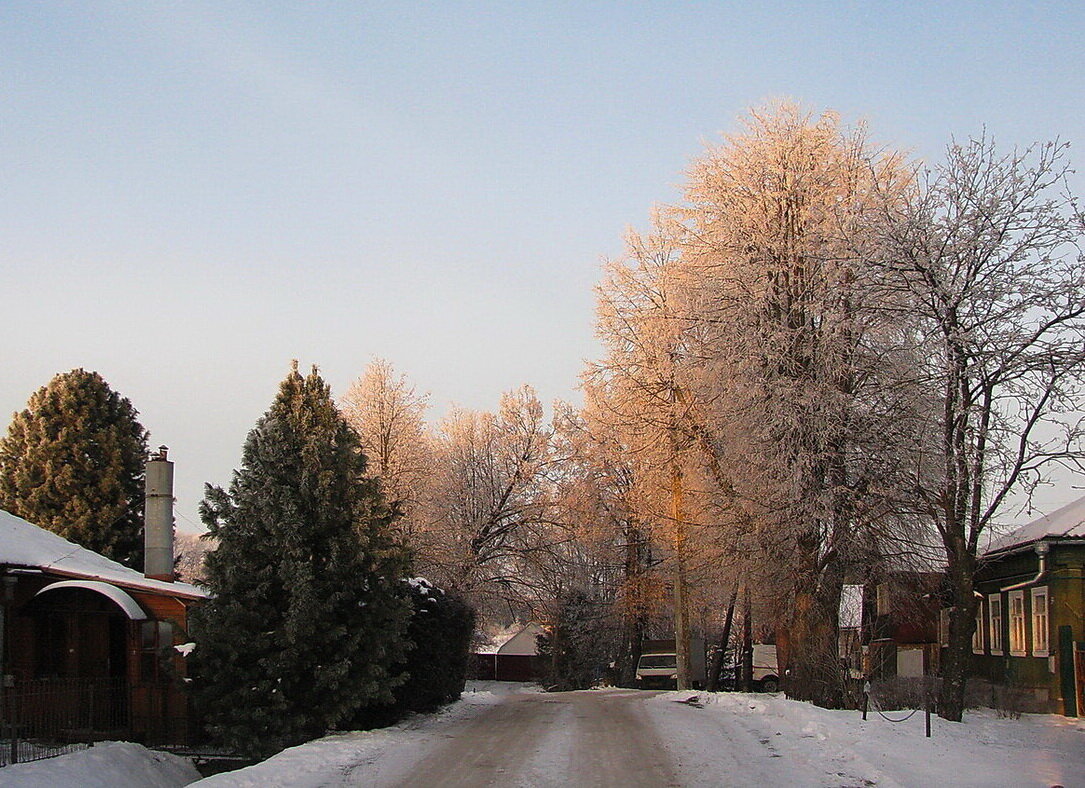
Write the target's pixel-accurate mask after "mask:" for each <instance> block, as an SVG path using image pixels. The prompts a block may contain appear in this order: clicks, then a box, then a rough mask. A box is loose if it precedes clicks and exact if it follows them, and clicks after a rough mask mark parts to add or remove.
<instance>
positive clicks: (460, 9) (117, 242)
mask: <svg viewBox="0 0 1085 788" xmlns="http://www.w3.org/2000/svg"><path fill="white" fill-rule="evenodd" d="M942 5H943V4H941V3H930V4H925V3H879V2H862V3H859V2H854V3H837V4H832V5H831V7H830V4H827V3H806V4H774V3H738V2H735V3H673V2H659V3H590V2H577V3H558V2H545V3H542V2H540V3H509V2H500V3H492V4H487V3H453V2H439V3H424V4H423V3H400V2H397V3H385V4H379V3H357V2H349V3H348V2H342V3H269V2H259V3H256V2H229V3H221V2H184V3H181V2H145V3H144V2H140V3H131V2H123V3H121V2H108V1H106V0H102V1H101V2H48V3H42V2H37V1H33V2H18V1H12V0H8V2H5V3H3V4H0V293H2V304H3V308H2V310H0V325H2V327H3V329H2V330H3V334H2V342H0V362H2V369H3V373H2V375H0V414H2V419H0V420H2V421H3V424H2V425H0V428H3V426H5V425H6V419H7V415H8V414H10V413H12V412H13V411H15V410H17V409H21V408H22V407H23V406H24V405H25V402H26V399H27V397H28V396H29V395H30V394H31V392H33V391H34V390H35V389H37V388H38V387H39V386H41V385H43V384H44V383H45V382H46V381H47V380H48V379H49V378H50V377H51V376H52V375H53V374H54V373H56V372H58V371H63V370H67V369H71V368H73V367H77V366H82V367H86V368H89V369H96V370H98V371H99V372H101V373H102V375H103V376H104V377H105V378H106V380H108V381H109V382H110V383H111V384H112V385H113V387H114V388H116V389H117V390H119V391H120V392H122V393H123V394H124V395H125V396H127V397H129V398H130V399H131V400H132V402H133V403H134V405H135V406H136V408H137V409H139V411H140V412H141V417H142V421H143V423H144V425H145V426H146V427H147V428H148V429H149V430H150V431H151V433H152V436H151V441H152V444H153V445H158V444H160V443H165V444H167V445H169V446H170V447H171V450H172V454H171V457H172V459H174V460H176V462H177V463H178V465H177V477H178V489H177V494H178V498H179V502H178V504H179V506H178V513H179V515H180V519H179V524H180V525H181V526H182V527H184V528H189V529H192V528H194V527H195V520H196V514H195V511H196V506H197V504H198V502H199V499H200V497H201V496H202V485H203V482H204V481H212V482H215V483H220V484H225V483H227V482H228V481H229V474H230V471H231V469H232V468H233V467H235V465H236V463H237V461H238V458H239V456H240V450H241V444H242V442H243V440H244V437H245V434H246V433H247V431H248V430H249V428H250V427H251V426H252V425H253V423H254V422H255V420H256V419H257V418H258V417H259V416H260V414H261V413H263V411H264V410H265V409H266V407H267V406H268V404H269V403H270V401H271V399H272V397H273V396H274V393H275V390H276V386H277V384H278V382H279V380H281V378H282V377H283V376H284V375H285V373H286V372H287V370H288V368H289V362H290V359H291V358H298V359H299V360H300V361H301V363H302V364H303V365H306V366H307V365H309V364H311V363H316V364H319V365H320V367H321V369H322V371H323V372H324V374H325V376H326V378H327V379H328V380H329V381H330V382H331V383H332V385H333V387H334V389H335V391H336V393H337V394H341V393H342V392H343V391H344V390H345V388H346V386H347V385H348V384H349V383H350V381H351V380H353V379H354V378H356V377H357V376H358V374H359V373H360V372H361V371H362V369H363V367H364V366H365V364H366V363H367V362H368V360H369V359H370V358H372V357H373V356H375V355H379V356H382V357H385V358H388V359H389V360H391V361H392V362H393V363H394V364H395V365H396V366H397V367H398V368H399V369H400V370H402V371H404V372H406V373H408V374H409V375H410V376H411V377H412V378H413V379H414V381H415V382H416V383H417V384H418V385H419V387H420V388H422V389H425V390H429V391H430V392H432V394H433V400H434V405H435V408H434V415H439V414H440V413H441V412H443V411H444V410H445V409H446V408H447V406H448V404H449V403H450V402H456V403H459V404H462V405H466V406H468V407H476V408H492V407H494V406H495V404H496V402H497V398H498V396H499V395H500V392H501V391H503V390H506V389H509V388H512V387H514V386H517V385H519V384H521V383H525V382H526V383H531V384H532V385H534V386H535V387H536V388H537V389H538V391H539V393H540V396H541V397H542V398H543V399H544V400H550V399H553V398H557V397H560V398H565V399H574V400H575V399H576V398H577V394H576V392H575V387H576V384H577V376H578V374H579V372H580V370H581V367H582V363H583V360H584V359H585V358H588V357H591V356H593V355H595V353H596V348H595V345H594V340H593V338H592V309H593V295H592V286H593V284H594V283H595V282H596V281H597V279H598V278H599V261H600V258H601V257H604V256H607V255H615V254H617V253H619V252H620V250H621V236H622V233H623V231H624V228H625V227H626V226H627V225H629V224H637V225H639V224H643V223H644V220H645V218H646V216H647V214H648V211H649V209H650V207H651V206H652V205H653V204H654V203H657V202H666V201H673V200H675V199H676V198H677V195H678V185H679V184H680V183H681V181H682V172H683V170H684V168H685V167H686V165H687V164H688V162H689V161H690V159H691V158H693V157H695V156H696V155H697V154H698V153H699V152H700V150H701V149H702V145H703V142H704V141H706V140H709V141H713V140H716V139H718V138H719V135H720V133H721V132H726V131H728V130H731V129H734V127H735V120H736V118H737V117H738V116H739V115H740V114H742V113H743V112H744V111H745V110H746V109H747V108H748V107H750V106H751V105H756V104H760V103H762V102H763V101H765V100H766V99H771V98H774V97H785V96H787V97H793V98H796V99H799V100H801V101H803V102H804V103H805V104H806V105H807V106H808V107H809V108H810V109H813V110H821V109H824V108H832V109H835V110H837V111H838V112H840V113H841V114H842V115H843V117H844V118H845V120H847V121H855V120H857V119H860V118H862V119H866V120H867V121H869V124H870V129H871V133H872V136H873V137H874V138H875V139H876V140H878V141H881V142H884V143H886V144H889V145H894V146H898V147H904V148H907V149H910V150H911V151H913V152H914V153H915V154H917V155H919V156H924V157H927V158H933V157H937V155H938V152H939V150H940V149H941V148H942V146H943V145H944V144H945V142H946V141H948V140H949V138H950V137H951V135H957V136H958V137H961V136H967V135H968V134H969V133H974V132H976V131H978V130H979V129H980V128H981V127H982V126H983V125H984V124H986V126H987V128H988V129H989V131H990V132H992V133H993V134H994V135H995V136H996V138H997V139H998V140H1000V141H1001V142H1002V143H1003V144H1005V145H1007V146H1009V145H1013V144H1027V143H1028V142H1031V141H1033V140H1037V139H1049V138H1052V137H1055V136H1061V137H1062V138H1065V139H1068V140H1070V141H1071V142H1073V143H1078V144H1082V143H1085V121H1083V113H1082V99H1083V98H1085V76H1083V75H1085V55H1083V52H1085V50H1083V45H1082V38H1083V35H1085V24H1083V23H1085V11H1083V7H1085V6H1083V4H1080V3H1074V2H1064V3H1023V2H1014V3H1004V2H1002V3H1000V2H987V3H981V2H977V3H952V4H945V5H951V6H952V8H949V9H948V10H947V9H943V8H942ZM1072 158H1073V159H1074V160H1075V161H1077V162H1078V164H1079V165H1081V166H1085V161H1083V158H1082V155H1079V153H1077V152H1074V153H1073V154H1072ZM1075 184H1076V186H1077V190H1078V191H1079V193H1080V192H1085V189H1082V188H1081V186H1082V179H1081V178H1080V177H1075ZM1075 496H1076V493H1069V494H1066V495H1060V494H1058V493H1056V496H1055V497H1056V499H1057V500H1058V502H1065V500H1069V498H1071V497H1075Z"/></svg>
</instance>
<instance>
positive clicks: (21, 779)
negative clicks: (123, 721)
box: [0, 741, 200, 788]
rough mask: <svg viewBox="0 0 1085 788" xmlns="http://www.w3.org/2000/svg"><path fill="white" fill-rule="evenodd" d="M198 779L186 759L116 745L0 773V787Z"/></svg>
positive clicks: (130, 786) (137, 786) (143, 787)
mask: <svg viewBox="0 0 1085 788" xmlns="http://www.w3.org/2000/svg"><path fill="white" fill-rule="evenodd" d="M198 779H200V773H199V772H198V771H196V767H195V766H193V765H192V762H191V761H190V760H188V759H187V758H181V757H180V756H177V755H171V754H169V753H164V752H155V751H153V750H148V749H147V748H146V747H143V746H141V745H139V744H132V743H130V742H116V741H111V742H102V743H99V744H96V745H94V746H93V747H91V748H90V749H87V750H82V751H80V752H73V753H71V754H69V755H61V756H59V757H57V758H49V759H47V760H44V761H34V762H32V763H21V764H16V765H14V766H5V767H3V768H2V769H0V786H6V785H11V786H19V788H59V787H60V786H79V787H80V788H179V786H182V785H188V784H190V783H192V782H193V781H195V780H198Z"/></svg>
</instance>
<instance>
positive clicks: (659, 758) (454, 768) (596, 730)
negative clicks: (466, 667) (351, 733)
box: [360, 691, 680, 788]
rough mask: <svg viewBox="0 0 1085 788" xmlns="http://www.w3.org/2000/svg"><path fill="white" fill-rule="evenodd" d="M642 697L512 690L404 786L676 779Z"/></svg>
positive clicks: (430, 757)
mask: <svg viewBox="0 0 1085 788" xmlns="http://www.w3.org/2000/svg"><path fill="white" fill-rule="evenodd" d="M645 697H646V696H645V694H643V693H637V692H636V691H630V692H625V693H621V692H607V693H599V692H564V693H557V694H553V695H538V694H531V695H517V696H513V697H512V698H510V699H509V700H508V701H506V702H505V703H503V704H502V705H500V706H496V707H494V708H492V709H490V710H488V711H487V712H486V713H484V714H482V715H481V716H479V717H478V718H476V719H474V720H472V721H471V722H470V723H468V724H466V725H464V726H461V727H460V729H459V730H457V731H455V732H452V733H449V734H448V741H446V742H445V743H444V744H442V745H441V746H440V747H439V748H437V749H436V750H435V751H434V752H432V753H431V754H429V755H428V756H427V757H425V758H424V759H423V760H422V761H421V762H420V763H419V764H418V765H417V766H416V767H415V768H414V769H413V770H412V771H411V772H410V773H409V774H407V775H406V776H405V777H404V779H403V783H402V784H403V785H426V786H432V785H442V786H463V787H464V788H467V786H481V785H582V786H612V785H628V786H668V785H680V783H679V782H678V781H677V780H676V778H675V774H674V771H673V769H672V767H671V763H670V758H669V757H668V756H667V753H666V750H665V749H664V748H663V745H662V743H661V742H660V740H659V737H658V735H657V734H656V732H655V729H654V728H653V727H652V725H651V724H650V723H649V722H648V720H647V717H646V715H645V713H644V708H643V701H644V699H645ZM360 784H366V783H365V781H364V780H363V782H362V783H360Z"/></svg>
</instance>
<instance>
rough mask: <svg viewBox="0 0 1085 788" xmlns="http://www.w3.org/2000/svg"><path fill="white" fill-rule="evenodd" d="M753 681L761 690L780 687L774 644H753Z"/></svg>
mask: <svg viewBox="0 0 1085 788" xmlns="http://www.w3.org/2000/svg"><path fill="white" fill-rule="evenodd" d="M753 683H754V685H755V686H756V687H757V688H758V689H759V690H761V691H762V692H776V691H777V690H779V689H780V668H779V666H778V665H777V662H776V646H767V645H765V644H764V643H754V644H753Z"/></svg>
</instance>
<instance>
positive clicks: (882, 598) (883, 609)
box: [875, 583, 889, 616]
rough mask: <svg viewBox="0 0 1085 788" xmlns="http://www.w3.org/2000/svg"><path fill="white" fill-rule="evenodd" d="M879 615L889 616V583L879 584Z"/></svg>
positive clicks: (877, 602)
mask: <svg viewBox="0 0 1085 788" xmlns="http://www.w3.org/2000/svg"><path fill="white" fill-rule="evenodd" d="M875 604H876V605H877V611H878V612H877V615H879V616H888V615H889V583H878V595H877V601H876V603H875Z"/></svg>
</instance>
